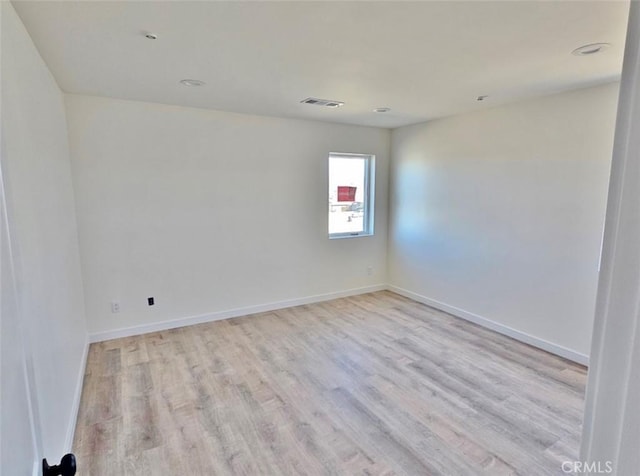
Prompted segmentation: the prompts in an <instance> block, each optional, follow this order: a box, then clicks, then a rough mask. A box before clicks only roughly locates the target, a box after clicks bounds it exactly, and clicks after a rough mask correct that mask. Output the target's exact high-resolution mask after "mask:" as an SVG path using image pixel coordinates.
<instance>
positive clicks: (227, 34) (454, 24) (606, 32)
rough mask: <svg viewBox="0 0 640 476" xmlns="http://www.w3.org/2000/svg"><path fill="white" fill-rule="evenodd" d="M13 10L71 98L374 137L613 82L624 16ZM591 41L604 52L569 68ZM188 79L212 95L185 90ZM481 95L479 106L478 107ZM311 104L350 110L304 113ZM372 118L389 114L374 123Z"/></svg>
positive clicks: (403, 7) (610, 11)
mask: <svg viewBox="0 0 640 476" xmlns="http://www.w3.org/2000/svg"><path fill="white" fill-rule="evenodd" d="M13 4H14V6H15V8H16V10H17V11H18V13H19V15H20V17H21V18H22V20H23V21H24V23H25V25H26V27H27V29H28V31H29V33H30V34H31V36H32V37H33V40H34V42H35V43H36V45H37V47H38V49H39V50H40V53H41V54H42V56H43V58H44V60H45V61H46V62H47V64H48V65H49V67H50V69H51V71H52V72H53V74H54V76H55V77H56V79H57V81H58V83H59V85H60V87H61V88H62V89H63V90H64V91H66V92H70V93H78V94H90V95H97V96H108V97H114V98H123V99H134V100H141V101H151V102H158V103H165V104H177V105H183V106H193V107H200V108H211V109H218V110H223V111H235V112H242V113H251V114H261V115H270V116H284V117H296V118H307V119H319V120H324V121H333V122H341V123H349V124H360V125H370V126H380V127H397V126H401V125H406V124H412V123H416V122H422V121H426V120H429V119H433V118H436V117H442V116H447V115H452V114H456V113H460V112H464V111H470V110H476V109H481V108H487V107H492V106H495V105H496V104H502V103H505V102H511V101H514V100H518V99H522V98H526V97H532V96H537V95H543V94H549V93H553V92H558V91H562V90H567V89H575V88H580V87H586V86H590V85H595V84H600V83H605V82H609V81H613V80H616V79H618V78H619V75H620V70H621V64H622V55H623V50H624V37H625V29H626V20H627V13H628V7H629V5H628V2H616V1H603V2H591V1H589V2H565V1H553V2H529V1H524V2H523V1H509V2H504V1H503V2H483V1H470V2H396V1H387V2H363V1H356V2H327V1H320V2H302V1H298V2H239V1H231V2H203V1H196V2H192V1H173V2H159V1H146V2H144V1H143V2H134V1H107V2H102V1H84V2H73V1H63V2H55V1H43V2H36V1H14V2H13ZM144 32H152V33H155V34H157V35H158V39H157V40H148V39H146V38H145V37H144V35H143V33H144ZM593 42H608V43H611V44H612V47H611V48H610V49H608V50H607V51H606V52H604V53H601V54H597V55H593V56H585V57H578V56H573V55H571V51H572V50H573V49H574V48H576V47H578V46H581V45H584V44H587V43H593ZM183 78H193V79H200V80H202V81H205V82H206V86H204V87H200V88H188V87H184V86H181V85H180V84H178V81H179V80H181V79H183ZM484 94H487V95H489V98H488V99H487V100H486V101H484V102H482V103H480V102H477V101H476V100H475V98H476V96H478V95H484ZM308 96H315V97H319V98H323V99H332V100H338V101H344V102H345V105H344V106H343V107H341V108H338V109H328V108H321V107H317V106H310V105H305V104H300V101H301V100H302V99H304V98H306V97H308ZM376 107H390V108H391V109H392V110H391V112H388V113H386V114H376V113H374V112H372V110H373V109H374V108H376Z"/></svg>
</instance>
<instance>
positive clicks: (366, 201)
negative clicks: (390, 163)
mask: <svg viewBox="0 0 640 476" xmlns="http://www.w3.org/2000/svg"><path fill="white" fill-rule="evenodd" d="M374 160H375V157H374V156H373V155H362V154H335V153H331V154H329V238H347V237H352V236H367V235H373V195H374V193H373V192H374V190H375V187H374V170H375V169H374Z"/></svg>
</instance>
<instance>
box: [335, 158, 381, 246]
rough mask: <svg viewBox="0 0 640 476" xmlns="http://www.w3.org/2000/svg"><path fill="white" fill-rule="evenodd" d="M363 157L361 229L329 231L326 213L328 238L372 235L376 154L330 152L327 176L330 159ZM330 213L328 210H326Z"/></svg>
mask: <svg viewBox="0 0 640 476" xmlns="http://www.w3.org/2000/svg"><path fill="white" fill-rule="evenodd" d="M332 158H337V159H365V169H364V170H365V171H364V193H363V197H364V210H363V220H362V223H363V230H362V231H360V232H343V233H330V232H329V216H328V214H327V231H328V232H329V239H330V240H334V239H342V238H359V237H363V236H373V235H374V216H375V200H374V199H375V189H376V187H375V178H376V156H375V155H373V154H354V153H346V152H331V153H330V154H329V159H328V160H327V178H328V177H329V172H330V169H331V159H332ZM329 193H330V190H329V187H328V186H327V204H328V207H329V208H330V207H331V204H330V203H329ZM327 211H328V212H329V213H330V210H327Z"/></svg>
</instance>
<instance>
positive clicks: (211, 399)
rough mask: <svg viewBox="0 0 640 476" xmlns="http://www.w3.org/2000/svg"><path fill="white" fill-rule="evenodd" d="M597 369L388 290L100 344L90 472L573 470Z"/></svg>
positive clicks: (86, 398)
mask: <svg viewBox="0 0 640 476" xmlns="http://www.w3.org/2000/svg"><path fill="white" fill-rule="evenodd" d="M585 380H586V369H585V368H584V367H582V366H579V365H576V364H574V363H571V362H569V361H566V360H563V359H561V358H559V357H556V356H553V355H551V354H548V353H546V352H543V351H541V350H538V349H535V348H533V347H530V346H527V345H525V344H522V343H519V342H517V341H515V340H512V339H510V338H508V337H504V336H502V335H499V334H496V333H494V332H491V331H489V330H487V329H484V328H482V327H478V326H476V325H474V324H471V323H468V322H466V321H464V320H461V319H458V318H455V317H452V316H450V315H448V314H445V313H443V312H440V311H437V310H434V309H432V308H429V307H427V306H424V305H422V304H419V303H416V302H414V301H411V300H409V299H406V298H404V297H401V296H398V295H397V294H394V293H391V292H387V291H383V292H377V293H372V294H366V295H361V296H356V297H350V298H345V299H338V300H335V301H329V302H324V303H318V304H312V305H308V306H299V307H294V308H289V309H283V310H280V311H274V312H266V313H262V314H256V315H251V316H247V317H242V318H236V319H231V320H226V321H218V322H212V323H208V324H202V325H197V326H190V327H184V328H180V329H175V330H170V331H164V332H156V333H153V334H147V335H143V336H137V337H130V338H124V339H118V340H112V341H108V342H102V343H98V344H93V345H92V346H91V348H90V352H89V359H88V364H87V371H86V375H85V381H84V389H83V395H82V402H81V408H80V414H79V419H78V425H77V430H76V436H75V443H74V451H75V453H76V456H77V458H78V475H80V476H84V475H93V476H99V475H118V476H120V475H144V476H147V475H154V476H155V475H172V476H186V475H189V476H192V475H214V474H219V475H227V474H239V475H263V474H264V475H294V474H295V475H302V474H306V475H332V474H341V475H352V474H353V475H356V474H358V475H392V474H397V475H412V476H413V475H446V476H452V475H480V474H487V475H503V474H522V475H536V476H537V475H545V476H546V475H556V474H557V475H560V474H564V473H563V472H562V469H561V463H562V461H567V460H574V459H577V455H578V446H579V437H580V428H581V423H582V407H583V394H584V386H585Z"/></svg>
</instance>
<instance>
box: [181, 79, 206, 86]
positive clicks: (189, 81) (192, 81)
mask: <svg viewBox="0 0 640 476" xmlns="http://www.w3.org/2000/svg"><path fill="white" fill-rule="evenodd" d="M180 84H182V85H183V86H189V87H190V88H195V87H197V86H204V85H205V82H204V81H200V80H199V79H183V80H181V81H180Z"/></svg>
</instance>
